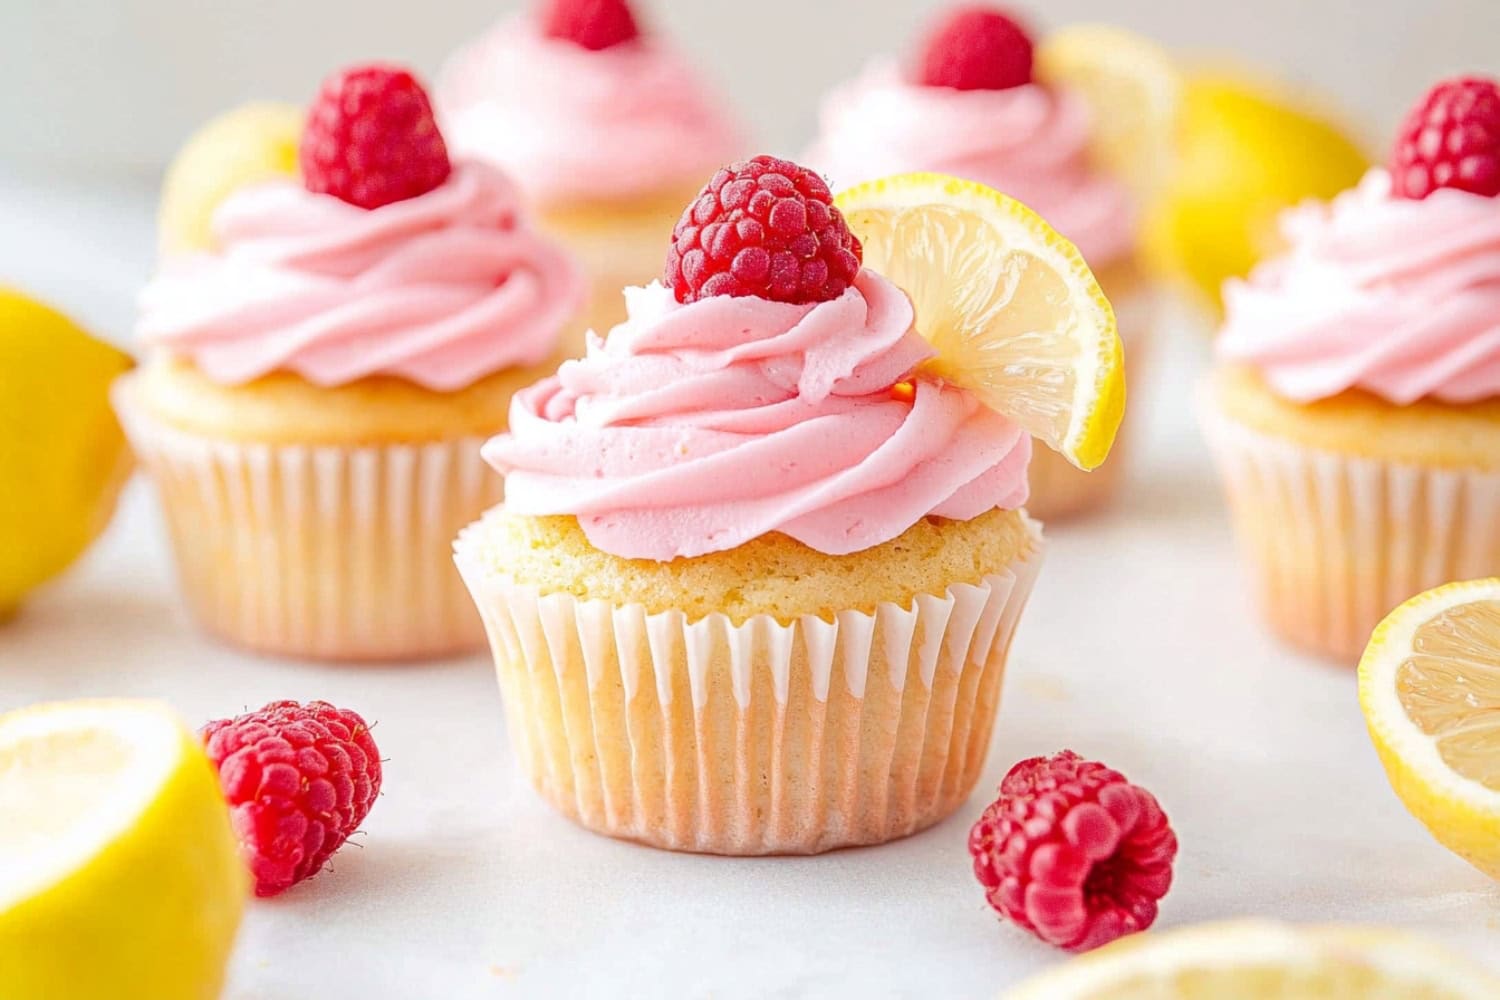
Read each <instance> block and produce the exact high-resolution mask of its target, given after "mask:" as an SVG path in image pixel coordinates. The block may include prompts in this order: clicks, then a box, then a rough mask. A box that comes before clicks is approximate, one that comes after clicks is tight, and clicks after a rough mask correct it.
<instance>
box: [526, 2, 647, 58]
mask: <svg viewBox="0 0 1500 1000" xmlns="http://www.w3.org/2000/svg"><path fill="white" fill-rule="evenodd" d="M542 34H544V35H546V36H547V37H548V38H563V39H566V40H568V41H570V42H576V43H578V44H579V45H582V46H583V47H584V48H586V49H592V50H593V51H595V52H597V51H599V50H601V49H608V48H612V47H613V46H616V45H623V44H625V43H626V42H629V41H634V40H635V39H637V38H639V37H640V34H641V30H640V28H639V27H638V26H637V25H636V23H635V15H634V14H633V13H631V10H630V4H628V3H626V2H625V0H547V3H546V5H545V6H544V7H543V8H542Z"/></svg>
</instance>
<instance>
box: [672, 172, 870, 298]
mask: <svg viewBox="0 0 1500 1000" xmlns="http://www.w3.org/2000/svg"><path fill="white" fill-rule="evenodd" d="M863 255H864V249H863V248H862V247H861V246H860V245H859V240H858V239H856V238H855V236H854V234H853V233H851V232H849V226H848V224H846V223H845V222H844V216H843V215H842V214H841V213H840V212H839V210H838V209H837V208H834V207H833V196H832V195H831V194H830V193H829V191H828V185H827V184H826V183H824V181H823V178H821V177H819V176H818V175H817V174H815V173H813V172H812V171H811V170H808V169H807V168H806V167H799V166H798V165H797V164H795V163H791V162H789V161H787V160H778V159H776V158H775V157H774V156H757V157H756V158H755V159H753V160H745V161H744V162H742V163H732V164H730V165H729V166H727V167H725V168H723V169H722V170H720V171H719V172H718V173H716V174H714V178H713V180H711V181H709V182H708V186H707V187H705V188H704V189H703V190H702V191H701V192H699V194H698V197H697V198H696V199H694V201H693V203H692V204H691V205H689V206H688V207H687V210H686V211H684V212H683V213H682V218H681V219H680V220H678V222H677V228H676V229H674V230H673V231H672V248H671V250H669V251H668V252H667V272H666V281H667V284H668V285H670V286H671V288H672V290H673V292H675V293H676V295H677V301H678V302H683V303H687V302H696V301H697V300H699V299H706V298H711V297H713V296H715V295H734V296H743V295H753V296H756V297H758V298H762V299H771V300H772V301H775V302H792V303H796V304H799V305H805V304H808V303H811V302H829V301H831V300H833V299H836V298H838V297H839V296H840V295H842V294H844V290H845V289H847V288H848V287H849V285H850V283H851V282H852V281H854V276H855V275H856V274H858V273H859V263H860V260H861V258H862V257H863Z"/></svg>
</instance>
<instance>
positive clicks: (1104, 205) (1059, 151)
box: [807, 62, 1136, 266]
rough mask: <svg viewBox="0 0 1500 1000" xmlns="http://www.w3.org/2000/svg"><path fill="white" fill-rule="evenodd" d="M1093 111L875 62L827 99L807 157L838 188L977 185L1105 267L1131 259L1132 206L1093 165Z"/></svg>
mask: <svg viewBox="0 0 1500 1000" xmlns="http://www.w3.org/2000/svg"><path fill="white" fill-rule="evenodd" d="M1089 137H1090V120H1089V110H1088V107H1087V105H1085V104H1084V102H1083V100H1082V99H1081V98H1079V97H1077V96H1076V95H1074V94H1072V93H1069V92H1066V91H1056V90H1052V89H1049V88H1046V87H1042V86H1039V85H1036V84H1030V85H1027V86H1024V87H1014V88H1012V89H1010V90H953V89H951V88H947V87H927V86H922V85H920V84H916V83H912V82H910V81H908V80H907V79H905V78H904V77H903V76H902V74H901V73H900V72H899V70H898V69H897V67H896V66H895V65H894V64H893V63H890V62H880V63H876V64H874V65H872V66H871V67H870V68H868V69H867V70H866V71H865V72H864V73H863V74H862V75H861V76H859V77H858V78H856V79H854V80H853V81H851V82H849V83H847V84H845V85H843V86H842V87H839V88H836V89H835V90H834V91H833V92H832V93H830V94H829V95H828V97H827V98H826V99H825V100H824V102H823V108H822V115H821V135H820V136H819V138H818V141H817V142H816V143H815V144H814V146H813V148H812V150H810V151H809V152H808V154H807V158H808V162H809V164H810V165H811V166H814V167H817V168H818V169H820V170H823V171H824V172H825V173H827V174H828V177H829V180H830V182H831V183H832V184H833V185H834V186H835V187H836V188H837V187H847V186H850V185H853V184H857V183H859V182H861V181H866V180H872V179H874V178H878V177H884V176H887V175H889V174H900V173H908V172H910V171H915V170H930V171H935V172H937V173H943V174H952V175H953V176H956V177H963V178H965V179H966V180H972V181H978V182H979V183H981V184H986V185H988V186H990V187H992V188H994V189H996V190H997V191H1000V192H1002V193H1004V194H1008V195H1010V196H1011V197H1013V198H1016V199H1018V200H1020V201H1022V202H1024V203H1025V204H1027V205H1029V206H1030V207H1031V208H1033V209H1035V210H1036V211H1037V212H1038V213H1039V214H1040V215H1041V216H1042V218H1044V219H1046V220H1047V221H1048V222H1049V223H1051V224H1052V225H1053V226H1054V227H1056V229H1057V230H1058V232H1060V233H1062V234H1063V235H1064V236H1066V237H1067V238H1068V239H1070V240H1072V241H1073V242H1074V243H1075V244H1076V245H1077V246H1078V249H1079V250H1080V251H1081V252H1082V253H1083V255H1084V257H1085V258H1086V259H1087V260H1088V261H1089V263H1091V264H1093V265H1095V266H1101V265H1103V264H1106V263H1108V262H1109V261H1112V260H1114V259H1116V258H1119V257H1121V256H1123V255H1125V254H1126V253H1128V252H1130V250H1131V247H1132V246H1133V244H1134V242H1135V237H1136V212H1135V206H1134V204H1133V202H1132V200H1131V198H1130V196H1129V194H1128V193H1127V191H1126V189H1125V187H1124V185H1123V184H1121V183H1120V182H1119V181H1118V180H1116V179H1115V178H1112V177H1110V176H1108V175H1106V174H1103V173H1101V172H1099V171H1097V170H1095V169H1093V167H1092V166H1091V165H1090V162H1089V155H1088V143H1089Z"/></svg>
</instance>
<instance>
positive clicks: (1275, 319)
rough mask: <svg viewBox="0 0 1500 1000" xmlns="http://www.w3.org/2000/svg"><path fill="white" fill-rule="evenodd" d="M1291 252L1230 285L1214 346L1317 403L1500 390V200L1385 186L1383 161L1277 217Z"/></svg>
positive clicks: (1290, 394)
mask: <svg viewBox="0 0 1500 1000" xmlns="http://www.w3.org/2000/svg"><path fill="white" fill-rule="evenodd" d="M1282 232H1283V234H1284V236H1285V239H1286V243H1287V247H1288V248H1287V250H1286V252H1285V253H1284V254H1283V255H1282V256H1280V257H1277V258H1274V259H1272V260H1270V261H1268V262H1266V263H1264V264H1262V265H1260V266H1259V267H1257V268H1256V269H1255V271H1254V272H1253V273H1252V274H1251V275H1250V278H1249V279H1248V280H1246V281H1231V282H1229V283H1228V285H1226V287H1225V291H1224V305H1225V322H1224V329H1223V332H1222V334H1221V336H1220V337H1219V341H1218V353H1219V356H1220V357H1221V358H1222V359H1224V360H1226V361H1229V362H1232V363H1237V364H1244V365H1249V366H1251V367H1253V368H1255V369H1257V370H1258V371H1259V372H1260V373H1261V374H1262V376H1263V377H1264V378H1265V380H1266V383H1267V384H1268V385H1269V386H1270V387H1271V388H1272V389H1274V390H1275V391H1276V392H1278V393H1280V394H1281V395H1283V396H1285V397H1287V398H1288V399H1292V400H1295V401H1297V402H1311V401H1313V400H1317V399H1324V398H1327V397H1329V396H1334V395H1337V394H1338V393H1340V392H1343V391H1344V390H1346V389H1363V390H1365V391H1367V392H1372V393H1374V394H1376V395H1378V396H1381V397H1383V398H1385V399H1387V400H1389V401H1390V402H1392V403H1395V404H1397V405H1406V404H1408V403H1412V402H1414V401H1416V400H1418V399H1424V398H1431V399H1436V400H1440V401H1443V402H1448V403H1467V402H1473V401H1475V400H1479V399H1488V398H1491V397H1495V396H1500V199H1496V198H1487V197H1483V196H1481V195H1476V194H1470V193H1469V192H1467V191H1456V190H1449V189H1442V190H1438V191H1435V192H1433V193H1432V194H1431V195H1429V196H1428V197H1427V198H1425V199H1423V200H1422V201H1411V200H1407V199H1404V198H1396V197H1393V196H1392V194H1391V180H1390V175H1389V174H1387V173H1386V172H1385V171H1384V170H1381V169H1375V170H1372V171H1370V173H1369V174H1367V175H1366V176H1365V179H1364V180H1363V181H1362V182H1361V183H1360V184H1359V186H1358V187H1356V188H1354V189H1352V190H1350V191H1346V192H1344V193H1343V194H1341V195H1339V196H1338V197H1336V198H1334V199H1333V201H1332V202H1330V203H1308V204H1305V205H1302V206H1300V207H1298V208H1295V209H1292V210H1290V211H1288V212H1287V213H1286V214H1285V215H1284V216H1283V217H1282Z"/></svg>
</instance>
